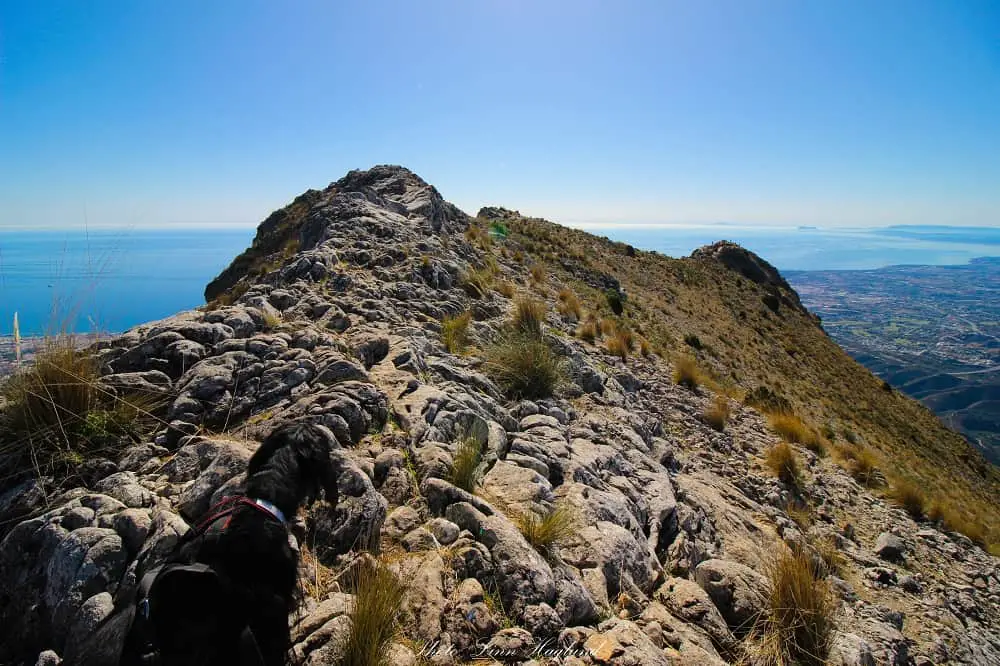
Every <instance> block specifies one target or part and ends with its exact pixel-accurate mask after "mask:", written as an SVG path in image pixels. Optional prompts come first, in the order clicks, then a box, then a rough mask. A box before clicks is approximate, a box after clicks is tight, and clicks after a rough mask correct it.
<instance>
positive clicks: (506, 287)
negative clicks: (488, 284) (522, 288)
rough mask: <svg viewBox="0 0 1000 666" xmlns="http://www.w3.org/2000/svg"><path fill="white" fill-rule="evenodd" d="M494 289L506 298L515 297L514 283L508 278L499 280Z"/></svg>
mask: <svg viewBox="0 0 1000 666" xmlns="http://www.w3.org/2000/svg"><path fill="white" fill-rule="evenodd" d="M494 289H496V290H497V293H499V294H500V295H501V296H505V297H506V298H513V296H514V293H515V289H514V285H513V284H511V283H510V282H507V281H506V280H502V281H500V282H497V283H496V285H495V287H494Z"/></svg>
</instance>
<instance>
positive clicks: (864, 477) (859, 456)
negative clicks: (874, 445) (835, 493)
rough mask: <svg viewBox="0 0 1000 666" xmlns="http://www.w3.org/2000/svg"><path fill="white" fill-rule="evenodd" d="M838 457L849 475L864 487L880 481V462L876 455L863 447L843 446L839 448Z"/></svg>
mask: <svg viewBox="0 0 1000 666" xmlns="http://www.w3.org/2000/svg"><path fill="white" fill-rule="evenodd" d="M837 455H838V456H839V458H840V460H841V463H842V464H843V465H844V467H845V468H846V469H847V471H848V473H850V475H851V476H853V477H854V479H855V480H856V481H857V482H858V483H861V484H862V485H866V486H870V485H874V484H875V483H876V481H877V480H878V476H877V472H878V461H877V460H876V458H875V454H874V453H872V452H871V450H869V449H868V448H867V447H865V446H863V445H858V446H855V445H850V444H848V445H842V446H838V447H837Z"/></svg>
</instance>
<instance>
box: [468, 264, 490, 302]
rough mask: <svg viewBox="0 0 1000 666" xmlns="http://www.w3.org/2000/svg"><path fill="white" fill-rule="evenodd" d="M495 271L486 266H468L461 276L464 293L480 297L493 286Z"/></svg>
mask: <svg viewBox="0 0 1000 666" xmlns="http://www.w3.org/2000/svg"><path fill="white" fill-rule="evenodd" d="M494 276H495V273H494V272H493V271H492V270H491V269H490V268H489V267H488V266H487V267H484V268H469V270H467V271H466V272H465V274H464V275H463V276H462V287H463V288H464V289H465V293H467V294H468V295H469V296H471V297H473V298H481V297H483V296H485V295H486V294H488V293H489V292H490V289H491V288H492V287H493V278H494Z"/></svg>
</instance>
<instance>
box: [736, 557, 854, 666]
mask: <svg viewBox="0 0 1000 666" xmlns="http://www.w3.org/2000/svg"><path fill="white" fill-rule="evenodd" d="M766 573H767V577H768V579H769V582H770V587H771V592H770V596H769V599H768V609H767V615H766V616H765V617H764V618H762V621H761V622H760V623H759V626H758V628H757V631H758V640H757V641H755V642H754V643H753V644H752V648H751V652H752V663H754V664H760V665H761V666H792V665H793V664H801V665H802V666H821V665H822V664H825V663H826V658H827V654H828V652H829V650H830V642H831V638H832V636H833V630H834V626H835V625H834V613H835V612H836V608H837V607H836V601H835V599H834V597H833V594H832V593H831V590H830V586H829V584H828V583H827V582H826V581H825V580H823V579H822V572H821V571H820V568H819V566H817V563H816V562H815V561H814V560H813V558H811V557H810V556H809V555H807V554H806V553H804V552H802V551H798V552H793V551H791V550H785V551H783V552H782V553H781V554H779V555H777V556H776V557H775V558H774V560H773V561H771V562H769V563H767V566H766Z"/></svg>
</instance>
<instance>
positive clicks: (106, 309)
mask: <svg viewBox="0 0 1000 666" xmlns="http://www.w3.org/2000/svg"><path fill="white" fill-rule="evenodd" d="M581 228H585V229H586V230H587V231H589V232H591V233H595V234H598V235H602V236H606V237H608V238H611V239H614V240H617V241H621V242H624V243H628V244H630V245H633V246H634V247H637V248H639V249H643V250H655V251H657V252H661V253H663V254H667V255H670V256H674V257H680V256H686V255H689V254H690V253H691V252H692V251H693V250H695V249H696V248H698V247H701V246H702V245H706V244H709V243H712V242H714V241H717V240H731V241H734V242H737V243H739V244H741V245H743V246H744V247H746V248H748V249H750V250H752V251H753V252H756V253H757V254H759V255H760V256H762V257H764V258H765V259H766V260H767V261H769V262H770V263H772V264H773V265H775V266H776V267H777V268H778V269H779V270H784V271H792V270H863V269H873V268H882V267H884V266H891V265H899V264H925V265H926V264H931V265H956V264H964V263H967V262H968V261H969V260H970V259H973V258H975V257H996V256H1000V228H998V227H954V226H892V227H882V228H867V229H844V228H816V227H798V228H789V227H766V226H754V227H750V226H744V225H736V224H713V225H700V226H654V225H645V224H619V225H606V226H581ZM253 235H254V229H253V228H252V227H250V226H246V227H226V228H218V227H212V228H204V229H199V228H192V227H185V228H159V229H100V230H93V229H91V230H82V229H62V230H46V231H26V230H15V229H11V230H4V229H2V228H0V336H9V335H11V334H12V332H13V320H14V313H15V312H16V313H17V315H18V320H19V323H20V330H21V335H22V336H28V335H45V334H54V333H59V332H76V333H95V332H96V333H111V332H119V331H124V330H126V329H128V328H130V327H132V326H135V325H137V324H140V323H144V322H148V321H153V320H157V319H162V318H164V317H167V316H170V315H172V314H174V313H176V312H179V311H181V310H187V309H190V308H193V307H197V306H199V305H202V304H203V303H204V302H205V300H204V295H203V294H204V289H205V285H206V284H207V283H208V282H209V281H210V280H211V279H212V278H213V277H215V276H216V275H218V274H219V273H220V272H221V271H222V270H223V269H224V268H225V267H226V266H228V265H229V263H230V261H232V259H233V258H234V257H235V256H236V255H237V254H239V253H240V252H242V251H243V250H244V249H245V248H246V247H248V246H249V244H250V242H251V240H252V239H253Z"/></svg>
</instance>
